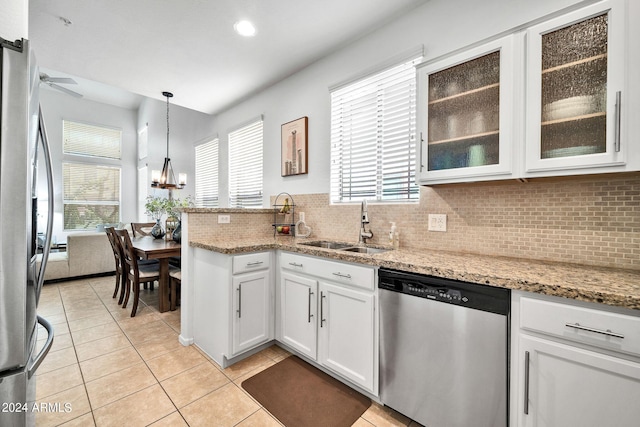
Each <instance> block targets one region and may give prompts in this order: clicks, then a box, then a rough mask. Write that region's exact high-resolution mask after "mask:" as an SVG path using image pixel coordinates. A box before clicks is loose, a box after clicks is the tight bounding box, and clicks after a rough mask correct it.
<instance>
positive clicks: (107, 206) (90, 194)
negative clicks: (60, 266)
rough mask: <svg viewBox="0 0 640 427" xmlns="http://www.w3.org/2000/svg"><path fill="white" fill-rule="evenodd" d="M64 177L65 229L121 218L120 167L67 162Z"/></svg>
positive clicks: (84, 226) (76, 228)
mask: <svg viewBox="0 0 640 427" xmlns="http://www.w3.org/2000/svg"><path fill="white" fill-rule="evenodd" d="M62 180H63V182H64V186H63V187H64V188H63V205H64V229H65V230H81V229H91V228H95V227H96V226H97V225H98V224H115V223H118V222H119V221H120V168H119V167H113V166H101V165H95V164H86V163H63V165H62Z"/></svg>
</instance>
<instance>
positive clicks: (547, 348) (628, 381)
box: [518, 336, 640, 427]
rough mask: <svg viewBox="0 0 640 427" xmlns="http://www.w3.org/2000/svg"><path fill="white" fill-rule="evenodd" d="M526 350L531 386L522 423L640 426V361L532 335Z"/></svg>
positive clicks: (523, 350) (526, 340)
mask: <svg viewBox="0 0 640 427" xmlns="http://www.w3.org/2000/svg"><path fill="white" fill-rule="evenodd" d="M520 346H521V347H520V352H521V354H522V358H521V364H522V369H521V370H524V371H525V372H523V373H522V375H523V378H527V377H528V381H529V383H528V399H527V400H528V401H527V402H523V403H522V404H523V410H522V413H520V414H518V418H519V419H520V423H519V424H518V425H520V426H527V427H534V426H536V427H541V426H549V427H551V426H581V427H589V426H593V427H601V426H633V425H637V423H638V420H640V405H638V396H640V363H634V362H630V361H628V360H624V359H621V358H616V357H612V356H608V355H604V354H599V353H597V352H594V351H589V350H585V349H581V348H577V347H574V346H570V345H565V344H561V343H557V342H553V341H550V340H545V339H540V338H536V337H530V336H523V337H521V339H520ZM527 358H528V359H527ZM525 364H528V374H527V373H526V370H527V367H526V366H527V365H525ZM524 393H525V392H524V391H523V396H524ZM524 398H525V397H523V399H524Z"/></svg>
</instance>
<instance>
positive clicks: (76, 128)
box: [62, 120, 122, 159]
mask: <svg viewBox="0 0 640 427" xmlns="http://www.w3.org/2000/svg"><path fill="white" fill-rule="evenodd" d="M62 128H63V130H62V132H63V138H64V143H63V150H64V154H76V155H82V156H92V157H102V158H107V159H120V158H121V154H120V152H121V150H120V146H121V141H122V131H121V130H119V129H113V128H106V127H101V126H92V125H87V124H84V123H76V122H70V121H67V120H63V122H62Z"/></svg>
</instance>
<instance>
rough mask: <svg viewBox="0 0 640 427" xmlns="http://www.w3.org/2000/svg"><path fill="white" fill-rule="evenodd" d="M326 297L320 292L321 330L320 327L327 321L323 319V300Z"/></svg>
mask: <svg viewBox="0 0 640 427" xmlns="http://www.w3.org/2000/svg"><path fill="white" fill-rule="evenodd" d="M325 297H326V295H325V294H324V292H320V327H321V328H322V325H323V323H324V322H326V321H327V319H325V318H324V299H325Z"/></svg>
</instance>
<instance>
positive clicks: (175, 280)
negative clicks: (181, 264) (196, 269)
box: [169, 270, 182, 311]
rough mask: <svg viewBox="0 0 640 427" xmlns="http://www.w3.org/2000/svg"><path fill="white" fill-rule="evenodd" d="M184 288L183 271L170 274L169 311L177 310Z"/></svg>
mask: <svg viewBox="0 0 640 427" xmlns="http://www.w3.org/2000/svg"><path fill="white" fill-rule="evenodd" d="M181 287H182V271H181V270H176V271H171V272H170V273H169V297H170V298H171V301H170V302H169V309H170V310H171V311H173V310H175V309H176V308H177V307H178V306H179V305H180V303H179V302H180V290H181V289H180V288H181Z"/></svg>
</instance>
